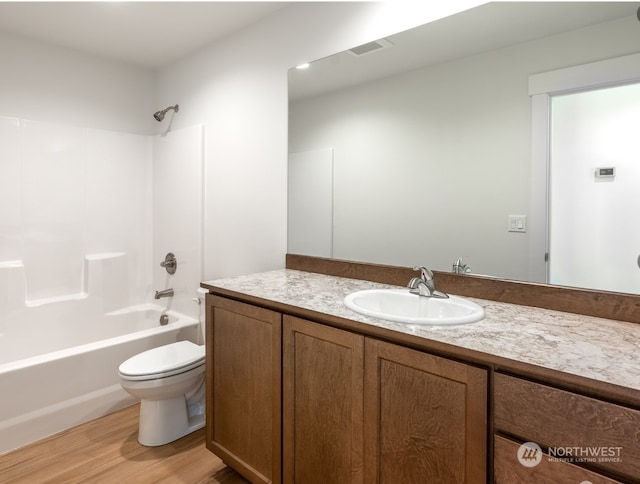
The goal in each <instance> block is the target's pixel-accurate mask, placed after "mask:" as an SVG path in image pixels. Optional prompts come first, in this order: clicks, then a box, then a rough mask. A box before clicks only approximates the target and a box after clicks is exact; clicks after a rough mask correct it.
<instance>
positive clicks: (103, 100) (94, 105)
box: [0, 33, 157, 134]
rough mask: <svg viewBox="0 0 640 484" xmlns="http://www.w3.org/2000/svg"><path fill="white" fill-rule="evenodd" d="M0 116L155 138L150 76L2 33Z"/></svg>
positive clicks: (138, 69)
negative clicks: (153, 135)
mask: <svg viewBox="0 0 640 484" xmlns="http://www.w3.org/2000/svg"><path fill="white" fill-rule="evenodd" d="M0 66H2V67H1V74H0V115H2V116H10V117H15V118H22V119H30V120H35V121H47V122H52V123H60V124H66V125H73V126H82V127H86V128H98V129H109V130H116V131H124V132H128V133H136V134H152V133H153V132H154V130H155V129H156V124H157V123H156V121H155V120H154V119H153V117H152V114H153V113H154V112H155V111H156V110H157V108H156V107H155V102H154V95H155V77H154V73H153V72H152V71H150V70H146V69H141V68H138V67H134V66H130V65H127V64H123V63H119V62H113V61H110V60H106V59H101V58H98V57H95V56H91V55H88V54H84V53H81V52H75V51H72V50H69V49H65V48H59V47H55V46H51V45H47V44H44V43H41V42H36V41H31V40H26V39H23V38H20V37H16V36H12V35H8V34H3V33H0Z"/></svg>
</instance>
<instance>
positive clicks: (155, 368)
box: [118, 341, 205, 380]
mask: <svg viewBox="0 0 640 484" xmlns="http://www.w3.org/2000/svg"><path fill="white" fill-rule="evenodd" d="M204 354H205V350H204V346H198V345H196V344H194V343H192V342H191V341H178V342H176V343H171V344H168V345H164V346H160V347H158V348H153V349H150V350H147V351H143V352H142V353H139V354H137V355H135V356H132V357H131V358H129V359H128V360H127V361H125V362H124V363H122V364H121V365H120V367H119V368H118V371H119V372H120V375H121V376H123V377H124V378H127V379H130V380H149V379H153V378H164V377H167V376H171V375H177V374H179V373H184V372H186V371H189V370H191V369H192V368H196V367H198V366H200V365H202V364H204Z"/></svg>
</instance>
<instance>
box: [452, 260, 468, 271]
mask: <svg viewBox="0 0 640 484" xmlns="http://www.w3.org/2000/svg"><path fill="white" fill-rule="evenodd" d="M451 272H453V273H454V274H468V273H470V272H471V267H469V266H468V265H467V264H465V263H464V262H462V257H458V260H457V261H455V262H454V263H453V268H452V271H451Z"/></svg>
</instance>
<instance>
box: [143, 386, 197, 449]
mask: <svg viewBox="0 0 640 484" xmlns="http://www.w3.org/2000/svg"><path fill="white" fill-rule="evenodd" d="M202 427H204V414H203V413H196V414H195V415H191V416H190V415H189V406H188V405H187V400H186V398H185V396H184V395H180V396H178V397H175V398H169V399H164V400H141V401H140V425H139V428H138V442H140V443H141V444H142V445H145V446H147V447H156V446H158V445H164V444H168V443H169V442H173V441H174V440H177V439H179V438H180V437H184V436H185V435H187V434H190V433H191V432H194V431H196V430H198V429H201V428H202Z"/></svg>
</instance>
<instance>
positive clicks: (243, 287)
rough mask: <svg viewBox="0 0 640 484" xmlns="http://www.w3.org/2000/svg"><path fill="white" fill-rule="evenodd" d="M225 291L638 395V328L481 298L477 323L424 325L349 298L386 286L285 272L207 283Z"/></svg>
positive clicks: (639, 341) (639, 365)
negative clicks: (377, 314)
mask: <svg viewBox="0 0 640 484" xmlns="http://www.w3.org/2000/svg"><path fill="white" fill-rule="evenodd" d="M202 286H203V287H205V288H207V289H212V288H221V289H225V290H228V291H233V292H236V293H240V294H246V295H249V296H253V297H257V298H261V299H264V300H268V301H274V302H277V303H281V304H286V305H289V306H294V307H298V308H302V309H306V310H311V311H316V312H319V313H324V314H328V315H331V316H336V317H339V318H343V319H346V320H350V321H355V322H358V323H364V324H367V325H373V326H376V327H378V328H385V329H388V330H392V331H396V332H401V333H405V334H409V335H413V336H417V337H419V338H424V339H425V340H430V341H437V342H441V343H446V344H451V345H455V346H458V347H461V348H466V349H468V350H473V351H476V352H479V353H483V354H488V355H492V356H497V357H501V358H507V359H509V360H515V361H518V362H522V363H528V364H531V365H536V366H540V367H543V368H547V369H551V370H557V371H561V372H564V373H569V374H574V375H578V376H582V377H586V378H590V379H593V380H598V381H603V382H606V383H611V384H614V385H620V386H622V387H626V388H631V389H634V390H639V391H640V325H638V324H634V323H626V322H622V321H613V320H609V319H602V318H595V317H589V316H582V315H578V314H572V313H564V312H560V311H551V310H547V309H539V308H533V307H529V306H519V305H515V304H507V303H501V302H495V301H488V300H484V299H475V298H466V299H470V300H472V301H475V302H476V303H477V304H479V305H480V306H482V307H483V308H484V310H485V318H484V319H483V320H482V321H480V322H477V323H471V324H464V325H456V326H446V327H444V326H439V327H434V326H423V325H409V324H404V323H394V322H391V321H385V320H382V319H377V318H372V317H368V316H363V315H360V314H358V313H356V312H354V311H352V310H351V309H349V308H347V307H346V306H345V305H344V303H343V299H344V297H345V296H346V295H347V294H349V293H351V292H354V291H359V290H363V289H375V288H398V286H391V285H388V284H379V283H375V282H369V281H362V280H358V279H347V278H342V277H335V276H327V275H323V274H315V273H310V272H301V271H296V270H291V269H281V270H275V271H269V272H262V273H258V274H250V275H246V276H238V277H232V278H226V279H217V280H212V281H205V282H203V283H202Z"/></svg>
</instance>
